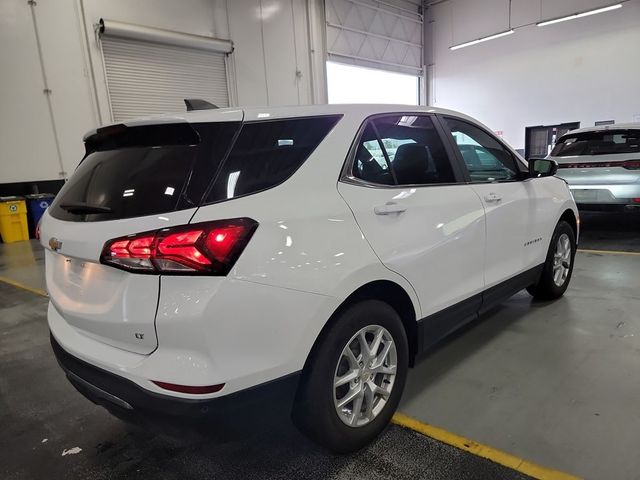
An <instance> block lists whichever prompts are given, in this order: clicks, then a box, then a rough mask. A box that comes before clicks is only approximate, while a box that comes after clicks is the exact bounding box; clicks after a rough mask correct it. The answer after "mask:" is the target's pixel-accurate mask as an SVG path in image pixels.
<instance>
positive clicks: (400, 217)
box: [338, 113, 485, 336]
mask: <svg viewBox="0 0 640 480" xmlns="http://www.w3.org/2000/svg"><path fill="white" fill-rule="evenodd" d="M443 133H444V132H443V131H442V129H441V127H440V126H439V125H438V124H437V123H436V122H434V117H433V116H432V115H423V114H416V113H407V114H392V115H391V114H390V115H381V116H375V117H373V118H370V119H369V120H368V121H367V122H366V123H365V125H363V127H362V128H361V130H360V133H359V135H358V138H357V140H356V142H355V143H354V147H353V148H352V152H351V154H350V157H349V161H348V162H347V165H346V167H345V171H344V173H343V176H342V179H341V181H340V182H339V184H338V190H339V192H340V194H341V195H342V197H343V198H344V199H345V201H346V202H347V204H348V205H349V207H350V208H351V210H352V211H353V214H354V215H355V218H356V221H357V222H358V225H359V226H360V228H361V229H362V232H363V233H364V236H365V238H366V239H367V241H368V242H369V244H370V245H371V247H372V248H373V250H374V251H375V253H376V254H377V255H378V257H379V258H380V260H381V261H382V263H383V264H384V265H385V266H386V267H387V268H389V269H390V270H393V271H395V272H397V273H399V274H400V275H402V276H403V277H404V278H406V279H407V280H408V281H409V282H410V283H411V285H412V286H413V288H414V289H415V291H416V293H417V295H418V297H419V301H420V305H421V308H422V316H423V317H427V316H429V315H431V314H434V313H436V312H439V311H441V310H443V309H445V308H447V307H451V306H453V305H456V308H457V310H455V312H454V313H455V314H454V315H449V316H447V319H444V318H440V317H439V320H442V321H441V322H439V325H435V326H434V327H433V328H434V330H437V332H434V335H436V336H440V335H442V334H445V333H447V330H448V331H450V330H452V329H454V328H455V326H456V323H455V322H456V321H459V322H462V321H464V320H465V319H467V318H468V316H469V315H475V312H476V310H477V308H478V307H479V302H480V299H479V297H480V295H479V293H480V292H481V291H482V289H483V288H484V279H483V262H484V260H483V258H484V248H485V247H484V242H485V220H484V209H483V207H482V203H481V202H480V200H479V198H478V196H477V194H476V193H475V191H474V190H473V188H472V187H470V186H468V185H465V183H464V179H463V177H462V172H461V170H460V168H459V165H458V164H457V163H453V162H451V158H450V155H451V154H452V153H453V151H452V149H451V146H450V145H446V143H445V142H444V141H443V139H442V135H443ZM474 296H475V297H474ZM468 299H471V300H469V301H467V302H464V301H465V300H468ZM458 307H459V308H458ZM451 317H453V318H454V319H453V320H452V318H451Z"/></svg>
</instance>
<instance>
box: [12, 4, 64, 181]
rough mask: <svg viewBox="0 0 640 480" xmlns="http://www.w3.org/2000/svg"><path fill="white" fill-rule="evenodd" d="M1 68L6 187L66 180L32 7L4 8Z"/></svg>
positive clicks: (16, 6) (25, 5) (24, 5)
mask: <svg viewBox="0 0 640 480" xmlns="http://www.w3.org/2000/svg"><path fill="white" fill-rule="evenodd" d="M0 64H1V65H2V67H1V68H0V85H1V91H2V108H1V109H0V183H11V182H22V181H27V180H49V179H56V178H60V177H59V172H60V165H59V163H58V158H57V154H56V147H55V140H54V136H53V131H52V127H51V121H50V118H49V110H48V107H47V103H46V98H45V95H44V94H43V92H42V90H43V88H44V83H43V81H42V72H41V69H40V64H39V60H38V52H37V46H36V40H35V36H34V30H33V22H32V20H31V11H30V7H29V6H28V5H27V4H26V2H7V1H4V2H0Z"/></svg>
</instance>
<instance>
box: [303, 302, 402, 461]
mask: <svg viewBox="0 0 640 480" xmlns="http://www.w3.org/2000/svg"><path fill="white" fill-rule="evenodd" d="M377 338H379V341H377V340H376V339H377ZM363 342H364V343H366V347H363ZM376 342H377V343H376ZM349 352H351V353H349ZM385 352H386V353H385ZM408 356H409V348H408V343H407V336H406V332H405V330H404V326H403V325H402V321H401V320H400V317H399V315H398V313H397V312H396V311H395V310H394V309H393V308H392V307H391V306H389V305H388V304H387V303H384V302H381V301H379V300H364V301H362V302H359V303H357V304H354V305H351V306H349V307H347V308H346V309H345V310H344V311H342V312H341V313H339V314H338V316H337V318H336V319H335V321H334V322H333V323H332V325H331V326H330V327H329V329H328V330H327V331H326V332H324V333H323V334H322V336H321V337H320V338H319V340H318V343H317V344H316V345H315V346H314V349H313V351H312V353H311V356H310V358H309V360H308V361H307V364H306V365H305V368H304V370H303V374H302V379H301V382H300V385H299V387H298V392H297V395H296V401H295V404H294V407H293V415H292V417H293V421H294V423H295V424H296V426H297V427H298V428H299V429H300V430H301V431H302V432H303V433H304V434H306V435H307V436H308V437H309V438H311V439H312V440H314V441H315V442H317V443H319V444H320V445H322V446H323V447H325V448H327V449H329V450H331V451H333V452H337V453H348V452H353V451H355V450H358V449H360V448H362V447H363V446H365V445H367V444H368V443H370V442H371V441H372V440H373V439H375V438H376V437H377V436H378V435H379V434H380V432H382V430H384V428H385V427H386V426H387V424H388V423H389V421H390V420H391V417H392V416H393V414H394V412H395V411H396V408H397V406H398V403H399V401H400V397H401V396H402V390H403V389H404V384H405V381H406V378H407V370H408V363H409V362H408ZM392 372H394V373H392ZM347 380H348V381H347ZM341 382H344V383H341ZM336 385H338V386H336ZM351 396H353V400H352V401H349V398H351ZM344 402H346V403H344ZM342 403H344V404H342Z"/></svg>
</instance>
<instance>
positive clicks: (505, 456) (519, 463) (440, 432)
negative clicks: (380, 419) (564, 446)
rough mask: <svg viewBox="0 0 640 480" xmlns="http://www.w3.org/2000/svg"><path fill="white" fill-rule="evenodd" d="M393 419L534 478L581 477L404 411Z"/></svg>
mask: <svg viewBox="0 0 640 480" xmlns="http://www.w3.org/2000/svg"><path fill="white" fill-rule="evenodd" d="M391 421H392V422H393V423H395V424H396V425H400V426H402V427H406V428H409V429H411V430H413V431H415V432H418V433H421V434H423V435H426V436H427V437H430V438H433V439H435V440H438V441H440V442H442V443H446V444H447V445H451V446H452V447H456V448H459V449H461V450H464V451H466V452H469V453H470V454H472V455H476V456H478V457H482V458H486V459H488V460H491V461H492V462H494V463H498V464H500V465H503V466H505V467H507V468H510V469H512V470H515V471H517V472H520V473H523V474H524V475H529V476H530V477H533V478H537V479H540V480H577V479H578V478H579V477H575V476H573V475H569V474H568V473H564V472H560V471H558V470H553V469H551V468H547V467H543V466H540V465H536V464H535V463H533V462H529V461H527V460H524V459H522V458H520V457H516V456H514V455H511V454H509V453H506V452H503V451H501V450H498V449H495V448H493V447H489V446H488V445H483V444H481V443H478V442H474V441H473V440H469V439H468V438H464V437H461V436H460V435H456V434H455V433H451V432H448V431H447V430H444V429H442V428H439V427H434V426H433V425H428V424H426V423H422V422H421V421H419V420H416V419H415V418H412V417H409V416H407V415H405V414H403V413H396V414H395V415H394V416H393V419H392V420H391Z"/></svg>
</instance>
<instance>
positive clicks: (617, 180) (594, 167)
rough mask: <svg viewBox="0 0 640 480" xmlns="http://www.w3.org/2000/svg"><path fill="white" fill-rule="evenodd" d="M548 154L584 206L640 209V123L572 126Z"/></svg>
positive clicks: (578, 201) (579, 204) (588, 208)
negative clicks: (574, 128)
mask: <svg viewBox="0 0 640 480" xmlns="http://www.w3.org/2000/svg"><path fill="white" fill-rule="evenodd" d="M548 158H551V159H553V160H555V161H556V162H558V173H557V176H558V177H560V178H563V179H565V180H566V181H567V182H568V183H569V187H570V189H571V192H572V193H573V197H574V199H575V201H576V203H577V204H578V207H579V208H580V209H582V210H637V211H639V212H640V123H633V124H618V125H606V126H602V127H590V128H580V129H578V130H572V131H570V132H567V133H565V134H564V135H563V136H561V137H560V138H559V139H558V141H557V142H556V145H555V146H554V148H553V150H552V151H551V153H550V154H549V157H548Z"/></svg>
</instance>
